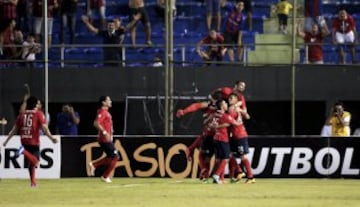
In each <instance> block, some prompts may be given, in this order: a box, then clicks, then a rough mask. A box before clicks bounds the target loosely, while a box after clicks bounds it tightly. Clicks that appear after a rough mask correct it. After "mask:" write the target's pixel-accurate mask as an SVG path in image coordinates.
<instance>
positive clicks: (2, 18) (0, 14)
mask: <svg viewBox="0 0 360 207" xmlns="http://www.w3.org/2000/svg"><path fill="white" fill-rule="evenodd" d="M17 4H18V0H0V32H2V31H3V30H5V29H6V27H7V26H8V25H9V24H10V22H11V21H12V20H16V16H17V13H16V6H17Z"/></svg>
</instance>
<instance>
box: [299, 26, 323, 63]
mask: <svg viewBox="0 0 360 207" xmlns="http://www.w3.org/2000/svg"><path fill="white" fill-rule="evenodd" d="M297 26H298V27H297V30H298V36H299V37H301V38H303V39H304V41H305V44H306V46H307V50H308V51H307V63H310V64H323V63H324V55H323V49H322V44H323V40H324V38H325V37H326V36H327V35H328V34H329V30H328V27H327V26H326V24H325V25H324V26H323V27H320V29H319V26H318V24H316V23H314V24H313V25H312V29H311V32H304V31H303V30H302V26H300V24H298V25H297Z"/></svg>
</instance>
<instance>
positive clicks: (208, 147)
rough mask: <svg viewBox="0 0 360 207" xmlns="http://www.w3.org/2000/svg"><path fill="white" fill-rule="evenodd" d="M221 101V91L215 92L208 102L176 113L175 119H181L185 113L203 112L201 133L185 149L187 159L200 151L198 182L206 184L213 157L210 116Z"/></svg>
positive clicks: (212, 134)
mask: <svg viewBox="0 0 360 207" xmlns="http://www.w3.org/2000/svg"><path fill="white" fill-rule="evenodd" d="M221 99H222V93H221V91H216V92H214V93H213V94H211V96H210V99H209V100H208V101H203V102H199V103H193V104H191V105H189V106H188V107H186V108H185V109H179V110H178V111H177V113H176V116H177V117H182V116H184V115H185V114H187V113H192V112H195V111H198V110H200V109H203V110H204V115H203V116H204V121H203V131H202V133H201V134H200V135H199V136H198V137H197V138H196V139H195V141H194V142H193V143H192V144H191V145H190V146H189V147H188V149H187V152H186V154H187V158H188V159H191V157H192V155H193V153H194V150H195V149H196V148H199V149H200V153H199V165H200V180H202V181H203V182H207V179H208V178H209V176H210V160H211V157H212V156H213V155H214V147H213V136H214V135H215V134H214V130H213V129H211V128H210V126H209V125H210V121H211V119H212V114H213V113H215V112H216V106H215V103H216V101H217V100H221Z"/></svg>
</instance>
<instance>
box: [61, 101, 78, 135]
mask: <svg viewBox="0 0 360 207" xmlns="http://www.w3.org/2000/svg"><path fill="white" fill-rule="evenodd" d="M79 123H80V115H79V113H78V112H77V111H75V110H74V107H73V106H71V104H69V103H66V104H63V106H62V111H61V112H60V113H58V115H57V119H56V134H61V135H78V128H77V126H78V125H79Z"/></svg>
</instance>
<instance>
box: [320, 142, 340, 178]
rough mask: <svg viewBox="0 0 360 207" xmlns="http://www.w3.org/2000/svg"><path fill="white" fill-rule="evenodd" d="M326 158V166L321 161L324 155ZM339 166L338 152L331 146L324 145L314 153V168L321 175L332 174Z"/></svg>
mask: <svg viewBox="0 0 360 207" xmlns="http://www.w3.org/2000/svg"><path fill="white" fill-rule="evenodd" d="M326 156H328V158H327V163H326V166H323V161H324V159H325V157H326ZM339 166H340V153H339V152H338V151H337V150H336V149H335V148H332V147H326V148H323V149H321V150H319V152H318V153H317V154H316V156H315V165H314V167H315V169H316V171H317V172H318V173H319V174H321V175H331V174H333V173H334V172H335V171H336V170H337V169H338V168H339Z"/></svg>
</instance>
